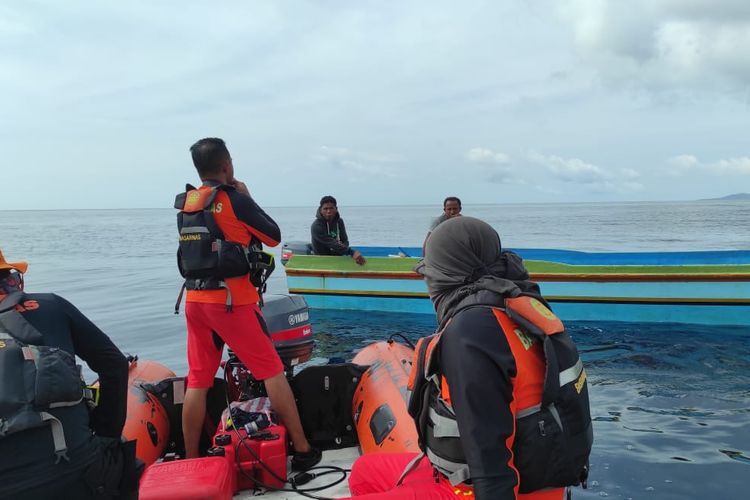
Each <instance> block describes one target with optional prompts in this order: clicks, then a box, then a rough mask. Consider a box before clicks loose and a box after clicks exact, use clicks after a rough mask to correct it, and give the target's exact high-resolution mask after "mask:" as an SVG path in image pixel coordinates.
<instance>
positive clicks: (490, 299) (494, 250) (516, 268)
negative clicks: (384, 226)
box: [349, 217, 593, 500]
mask: <svg viewBox="0 0 750 500" xmlns="http://www.w3.org/2000/svg"><path fill="white" fill-rule="evenodd" d="M416 270H417V271H418V272H419V273H420V274H422V275H423V276H424V278H425V281H426V283H427V288H428V290H429V293H430V298H431V300H432V302H433V305H434V306H435V310H436V312H437V319H438V323H439V327H438V333H437V334H436V335H434V336H432V337H425V338H423V339H420V341H419V343H418V344H417V346H416V349H415V357H414V362H413V363H412V370H411V376H410V383H409V388H410V389H411V390H412V395H411V399H410V402H409V413H410V414H411V416H412V417H413V418H414V420H415V423H416V427H417V433H418V436H419V447H420V448H421V449H422V451H423V453H422V454H419V455H416V456H415V455H414V454H413V453H412V454H409V453H402V454H370V455H364V456H363V457H361V458H360V459H358V460H357V462H356V463H355V464H354V467H353V470H352V475H351V478H350V481H349V485H350V488H351V490H352V493H353V494H354V495H355V496H362V495H364V497H365V498H392V499H400V498H429V499H450V498H456V497H461V498H463V497H465V496H466V495H469V496H470V495H472V494H473V495H474V496H475V498H477V499H478V500H516V499H525V500H532V499H533V500H561V499H562V498H563V496H564V494H565V487H567V486H571V485H577V484H580V483H585V481H586V477H587V474H588V456H589V453H590V450H591V444H592V441H593V433H592V426H591V416H590V411H589V401H588V389H587V384H586V372H585V371H584V370H583V365H582V363H581V361H580V359H579V358H578V353H577V351H576V348H575V344H574V343H573V341H572V340H571V339H570V337H569V336H568V335H567V334H566V333H565V331H564V327H563V325H562V322H561V321H560V320H559V319H558V318H557V317H556V316H555V315H554V314H553V313H552V311H550V310H549V309H548V308H547V306H546V304H545V302H544V299H543V298H542V297H541V295H540V294H539V288H538V287H537V286H536V284H534V283H533V282H531V281H529V280H528V278H529V276H528V273H527V272H526V269H525V268H524V267H523V264H522V262H521V259H520V257H518V256H517V255H515V254H513V253H512V252H502V251H501V248H500V237H499V236H498V234H497V232H495V230H494V229H492V227H490V226H489V225H488V224H487V223H485V222H483V221H480V220H478V219H474V218H471V217H460V218H453V219H451V220H448V221H446V222H444V223H443V224H441V225H440V226H439V227H438V228H436V230H435V231H434V232H433V234H432V236H431V237H430V239H429V241H428V242H427V247H426V253H425V258H424V260H423V261H422V263H420V264H419V265H418V266H417V269H416ZM399 474H400V478H399ZM394 485H398V486H397V487H395V488H394ZM410 495H411V496H410Z"/></svg>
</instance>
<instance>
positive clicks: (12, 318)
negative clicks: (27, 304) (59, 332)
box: [0, 292, 44, 345]
mask: <svg viewBox="0 0 750 500" xmlns="http://www.w3.org/2000/svg"><path fill="white" fill-rule="evenodd" d="M24 296H25V294H24V293H23V292H13V293H12V294H10V295H8V296H7V297H6V298H5V299H4V300H3V301H2V302H0V331H3V332H4V333H7V334H9V335H10V336H11V337H13V338H15V339H16V340H19V341H21V342H23V343H25V344H30V345H39V344H42V343H43V341H44V336H43V335H42V334H41V333H40V332H39V330H37V329H36V328H34V325H32V324H31V323H29V322H28V321H26V318H24V317H23V316H22V315H21V313H19V312H18V311H16V310H15V307H16V306H17V305H18V304H20V303H21V301H22V300H23V298H24Z"/></svg>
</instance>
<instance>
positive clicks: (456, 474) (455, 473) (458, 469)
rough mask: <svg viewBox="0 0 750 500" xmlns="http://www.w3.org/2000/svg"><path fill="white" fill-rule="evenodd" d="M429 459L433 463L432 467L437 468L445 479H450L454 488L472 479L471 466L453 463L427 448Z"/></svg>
mask: <svg viewBox="0 0 750 500" xmlns="http://www.w3.org/2000/svg"><path fill="white" fill-rule="evenodd" d="M427 458H429V459H430V462H432V465H433V466H435V468H436V469H437V470H439V471H440V472H442V473H443V474H444V475H445V477H446V478H448V481H450V483H451V485H452V486H456V485H457V484H461V483H463V482H465V481H466V480H468V479H469V478H471V473H470V472H469V466H468V465H467V464H464V463H459V462H453V461H451V460H448V459H445V458H442V457H439V456H437V455H435V454H434V453H433V452H432V451H430V449H429V448H427Z"/></svg>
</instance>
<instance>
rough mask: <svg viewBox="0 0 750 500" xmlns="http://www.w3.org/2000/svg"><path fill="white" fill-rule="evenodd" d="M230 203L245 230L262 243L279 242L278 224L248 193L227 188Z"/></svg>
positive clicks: (272, 245)
mask: <svg viewBox="0 0 750 500" xmlns="http://www.w3.org/2000/svg"><path fill="white" fill-rule="evenodd" d="M227 195H228V196H229V201H230V202H231V203H232V209H233V210H234V215H235V216H237V219H239V221H240V222H242V223H243V224H244V225H245V227H246V228H247V230H248V231H249V232H250V234H252V235H253V236H254V237H256V238H258V239H259V240H260V241H261V242H262V243H263V244H265V245H268V246H270V247H275V246H276V245H278V244H279V243H280V242H281V230H280V229H279V226H278V224H276V222H275V221H274V220H273V219H272V218H271V217H270V216H269V215H268V214H267V213H266V212H264V211H263V209H262V208H260V206H259V205H258V204H257V203H255V200H253V198H252V197H251V196H250V195H249V194H245V193H242V192H239V191H236V190H227Z"/></svg>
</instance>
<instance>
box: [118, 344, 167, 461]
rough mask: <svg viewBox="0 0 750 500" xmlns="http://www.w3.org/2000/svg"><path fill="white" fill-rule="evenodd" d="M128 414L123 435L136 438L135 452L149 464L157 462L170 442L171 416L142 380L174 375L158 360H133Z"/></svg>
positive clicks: (131, 363)
mask: <svg viewBox="0 0 750 500" xmlns="http://www.w3.org/2000/svg"><path fill="white" fill-rule="evenodd" d="M128 370H129V371H128V414H127V418H126V420H125V428H124V429H123V430H122V435H123V436H124V437H125V438H126V439H128V440H131V439H136V446H135V454H136V456H137V457H138V458H140V459H141V460H143V461H144V462H145V464H146V466H149V465H151V464H152V463H154V462H155V461H156V460H157V459H158V458H159V457H160V456H161V454H162V453H163V452H164V449H165V448H166V446H167V443H168V441H169V416H168V415H167V412H166V410H165V409H164V407H163V406H162V404H161V403H160V402H159V399H158V398H157V397H156V396H155V395H153V394H151V393H150V392H148V391H146V390H145V389H144V388H143V387H142V384H143V383H154V382H158V381H160V380H164V379H166V378H171V377H174V376H175V374H174V372H172V370H170V369H169V368H167V367H166V366H164V365H162V364H159V363H157V362H155V361H140V360H138V359H137V358H136V359H134V360H132V361H131V362H130V366H129V369H128Z"/></svg>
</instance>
